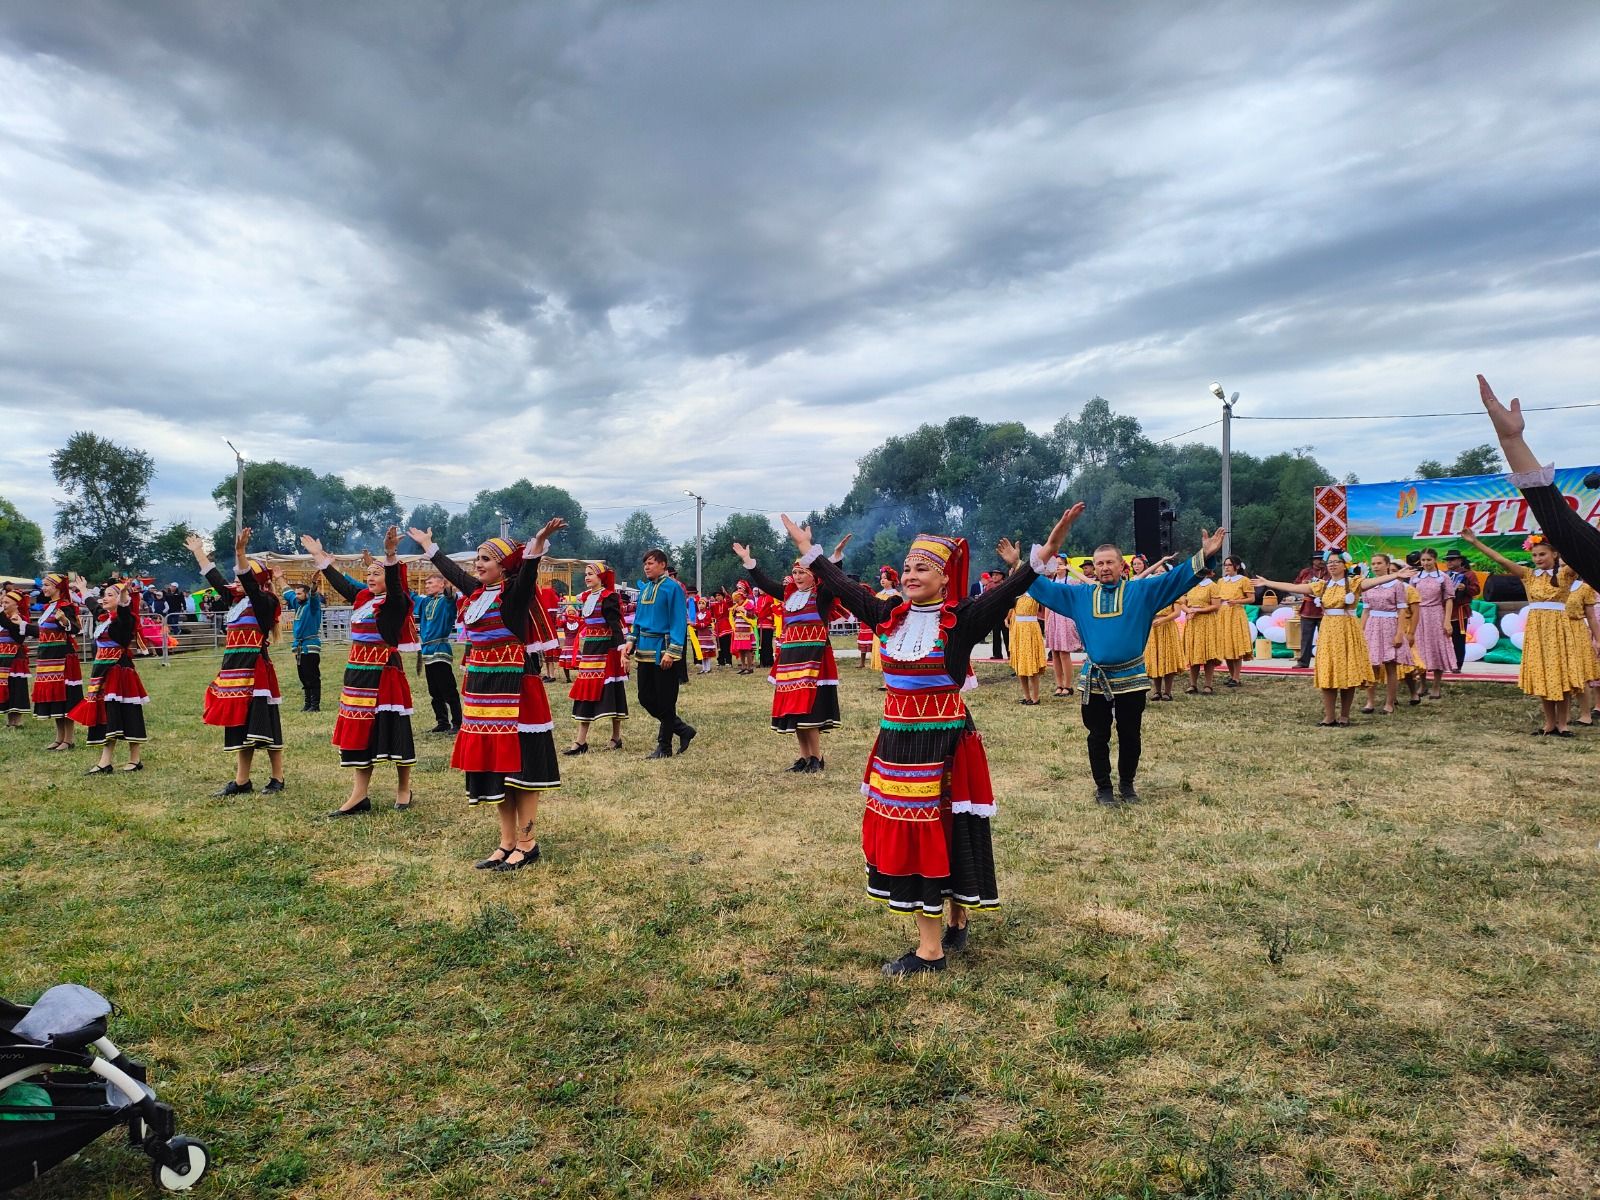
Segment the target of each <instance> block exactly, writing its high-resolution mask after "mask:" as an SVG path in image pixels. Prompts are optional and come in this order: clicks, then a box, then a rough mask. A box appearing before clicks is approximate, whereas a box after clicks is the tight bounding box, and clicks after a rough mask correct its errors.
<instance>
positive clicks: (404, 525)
mask: <svg viewBox="0 0 1600 1200" xmlns="http://www.w3.org/2000/svg"><path fill="white" fill-rule="evenodd" d="M400 528H401V530H402V531H404V530H407V529H431V530H433V539H434V541H435V542H436V543H437V544H438V545H441V546H443V547H444V548H445V550H446V551H447V552H449V553H452V554H453V553H455V551H456V550H457V549H458V547H457V546H456V545H455V543H453V542H451V541H450V540H449V537H450V512H449V510H448V509H446V508H445V506H444V505H442V504H419V505H417V506H416V507H415V508H413V509H412V510H411V514H410V516H408V517H406V519H405V520H404V521H402V522H401V524H400ZM421 551H422V547H421V546H419V545H417V544H416V543H415V542H413V541H412V540H411V538H410V536H409V535H407V536H405V537H402V538H401V539H400V553H401V554H419V553H421Z"/></svg>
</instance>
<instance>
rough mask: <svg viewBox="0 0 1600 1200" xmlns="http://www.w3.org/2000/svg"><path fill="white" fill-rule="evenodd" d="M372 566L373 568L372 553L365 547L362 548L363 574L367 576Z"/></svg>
mask: <svg viewBox="0 0 1600 1200" xmlns="http://www.w3.org/2000/svg"><path fill="white" fill-rule="evenodd" d="M371 566H372V551H371V550H368V549H367V548H366V547H365V546H363V547H361V571H362V574H365V573H366V572H367V570H368V569H369V568H370V567H371Z"/></svg>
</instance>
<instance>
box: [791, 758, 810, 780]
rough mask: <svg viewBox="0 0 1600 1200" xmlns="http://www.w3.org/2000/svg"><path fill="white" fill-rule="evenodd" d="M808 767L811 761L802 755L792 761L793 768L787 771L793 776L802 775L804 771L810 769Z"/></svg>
mask: <svg viewBox="0 0 1600 1200" xmlns="http://www.w3.org/2000/svg"><path fill="white" fill-rule="evenodd" d="M810 767H811V760H810V759H809V758H807V757H806V756H805V755H804V754H802V755H801V756H800V757H799V758H797V759H795V760H794V766H792V767H790V768H789V771H790V773H791V774H794V775H804V774H805V773H806V771H807V770H809V769H810Z"/></svg>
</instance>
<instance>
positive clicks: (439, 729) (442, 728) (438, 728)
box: [428, 721, 450, 733]
mask: <svg viewBox="0 0 1600 1200" xmlns="http://www.w3.org/2000/svg"><path fill="white" fill-rule="evenodd" d="M428 732H429V733H449V732H450V726H448V725H446V724H445V723H444V722H443V721H440V722H439V723H438V724H437V725H435V726H434V727H433V728H432V729H430V730H428Z"/></svg>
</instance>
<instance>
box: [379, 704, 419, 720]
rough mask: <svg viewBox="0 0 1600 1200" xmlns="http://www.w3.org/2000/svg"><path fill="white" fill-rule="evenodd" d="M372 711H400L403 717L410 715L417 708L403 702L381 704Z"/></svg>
mask: <svg viewBox="0 0 1600 1200" xmlns="http://www.w3.org/2000/svg"><path fill="white" fill-rule="evenodd" d="M372 711H373V712H392V713H399V714H400V715H401V716H402V717H409V716H410V715H411V714H412V713H413V712H414V711H416V710H415V709H412V708H409V707H407V706H405V705H401V704H380V705H378V707H377V708H375V709H373V710H372Z"/></svg>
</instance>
